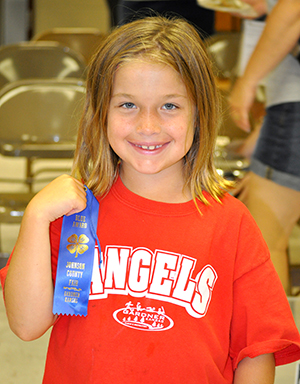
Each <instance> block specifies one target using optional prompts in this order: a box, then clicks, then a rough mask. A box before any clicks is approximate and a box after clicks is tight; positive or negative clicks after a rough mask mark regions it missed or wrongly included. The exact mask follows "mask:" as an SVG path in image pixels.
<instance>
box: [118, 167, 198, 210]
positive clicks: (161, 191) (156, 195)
mask: <svg viewBox="0 0 300 384" xmlns="http://www.w3.org/2000/svg"><path fill="white" fill-rule="evenodd" d="M120 177H121V180H122V182H123V184H124V185H125V187H126V188H128V189H129V190H130V191H131V192H133V193H135V194H137V195H139V196H141V197H144V198H146V199H150V200H154V201H160V202H163V203H177V204H178V203H185V202H187V201H190V200H191V199H192V195H191V193H190V191H189V190H188V189H187V188H185V187H184V179H183V177H182V179H178V178H177V177H176V178H174V177H172V175H169V177H168V175H166V174H165V173H164V175H161V174H160V173H157V174H152V175H147V174H145V175H141V174H128V173H126V174H125V173H124V172H122V168H121V169H120Z"/></svg>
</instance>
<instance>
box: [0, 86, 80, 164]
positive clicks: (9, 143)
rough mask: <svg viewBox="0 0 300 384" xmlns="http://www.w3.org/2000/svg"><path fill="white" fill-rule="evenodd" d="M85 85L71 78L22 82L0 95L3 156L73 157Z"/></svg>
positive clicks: (0, 143)
mask: <svg viewBox="0 0 300 384" xmlns="http://www.w3.org/2000/svg"><path fill="white" fill-rule="evenodd" d="M84 97H85V85H84V84H83V83H82V82H79V81H77V80H72V79H65V80H54V79H52V80H23V81H19V82H15V83H12V84H10V85H7V86H6V87H4V88H3V89H2V91H1V92H0V152H1V153H2V155H4V156H25V157H35V156H36V157H40V158H53V157H57V158H68V157H72V155H73V151H74V148H75V141H76V135H77V128H78V123H79V119H80V116H81V113H82V110H83V103H84Z"/></svg>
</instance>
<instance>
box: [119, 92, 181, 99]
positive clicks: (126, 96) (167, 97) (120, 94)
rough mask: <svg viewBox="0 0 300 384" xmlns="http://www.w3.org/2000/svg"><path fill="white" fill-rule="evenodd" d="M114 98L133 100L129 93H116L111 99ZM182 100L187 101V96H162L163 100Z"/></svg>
mask: <svg viewBox="0 0 300 384" xmlns="http://www.w3.org/2000/svg"><path fill="white" fill-rule="evenodd" d="M114 97H125V98H134V95H130V94H129V93H121V92H120V93H116V94H113V95H112V97H111V98H114ZM180 97H181V98H184V99H187V96H185V95H181V94H179V93H178V94H177V93H171V94H169V95H164V96H163V98H164V99H174V98H180Z"/></svg>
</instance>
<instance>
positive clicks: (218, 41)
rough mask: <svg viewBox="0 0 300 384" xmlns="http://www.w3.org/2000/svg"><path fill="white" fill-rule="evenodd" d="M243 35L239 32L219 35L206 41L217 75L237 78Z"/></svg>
mask: <svg viewBox="0 0 300 384" xmlns="http://www.w3.org/2000/svg"><path fill="white" fill-rule="evenodd" d="M240 39H241V34H240V33H239V32H227V33H226V32H225V33H217V34H215V35H212V36H210V37H209V38H207V39H206V40H205V43H206V47H207V51H208V54H209V55H210V57H211V59H212V61H213V64H214V66H215V69H216V71H217V73H216V75H217V76H218V77H221V78H222V77H223V78H232V77H235V75H236V74H235V68H236V65H237V62H238V57H239V48H240Z"/></svg>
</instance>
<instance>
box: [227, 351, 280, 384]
mask: <svg viewBox="0 0 300 384" xmlns="http://www.w3.org/2000/svg"><path fill="white" fill-rule="evenodd" d="M274 379H275V359H274V355H273V353H269V354H266V355H260V356H257V357H254V358H253V359H251V358H250V357H245V358H244V359H243V360H242V361H241V362H240V363H239V365H238V367H237V369H236V371H235V375H234V381H233V384H273V383H274Z"/></svg>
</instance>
